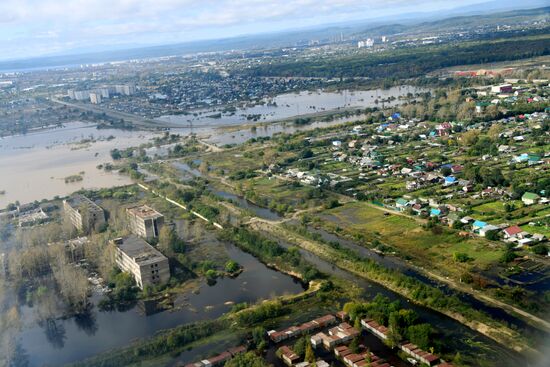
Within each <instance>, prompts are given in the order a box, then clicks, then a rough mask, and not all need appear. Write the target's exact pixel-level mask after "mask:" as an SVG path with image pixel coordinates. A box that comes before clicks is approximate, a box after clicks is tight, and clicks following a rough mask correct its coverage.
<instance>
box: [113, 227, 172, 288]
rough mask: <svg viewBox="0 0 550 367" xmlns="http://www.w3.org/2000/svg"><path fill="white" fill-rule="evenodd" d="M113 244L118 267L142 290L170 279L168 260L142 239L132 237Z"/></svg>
mask: <svg viewBox="0 0 550 367" xmlns="http://www.w3.org/2000/svg"><path fill="white" fill-rule="evenodd" d="M111 244H112V245H113V246H115V253H116V254H115V262H116V264H117V266H118V267H119V268H120V270H122V271H125V272H128V273H130V274H132V275H133V276H134V279H135V280H136V284H137V285H138V287H140V288H141V289H143V288H145V287H147V286H155V285H161V284H164V283H166V282H168V280H169V279H170V267H169V265H168V258H167V257H166V256H164V255H163V254H161V253H160V252H159V251H158V250H157V249H155V248H154V247H153V246H151V245H150V244H148V243H147V242H146V241H145V240H143V239H142V238H139V237H137V236H134V235H132V236H128V237H124V238H117V239H114V240H112V241H111Z"/></svg>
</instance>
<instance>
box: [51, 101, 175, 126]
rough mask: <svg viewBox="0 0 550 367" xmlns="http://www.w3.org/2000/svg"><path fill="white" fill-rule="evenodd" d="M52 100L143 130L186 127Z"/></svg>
mask: <svg viewBox="0 0 550 367" xmlns="http://www.w3.org/2000/svg"><path fill="white" fill-rule="evenodd" d="M50 100H51V101H52V102H54V103H57V104H61V105H64V106H67V107H71V108H76V109H79V110H82V111H87V112H95V113H99V114H102V113H104V114H106V115H107V116H110V117H112V118H115V119H123V120H124V121H127V122H130V123H132V124H133V125H135V126H136V127H141V128H149V129H151V128H152V129H159V128H182V127H185V126H182V125H177V124H173V123H170V122H165V121H158V120H153V119H148V118H144V117H141V116H137V115H134V114H131V113H126V112H120V111H113V110H110V109H107V108H103V107H100V106H97V105H87V104H81V103H71V102H65V101H61V100H59V99H56V98H51V99H50Z"/></svg>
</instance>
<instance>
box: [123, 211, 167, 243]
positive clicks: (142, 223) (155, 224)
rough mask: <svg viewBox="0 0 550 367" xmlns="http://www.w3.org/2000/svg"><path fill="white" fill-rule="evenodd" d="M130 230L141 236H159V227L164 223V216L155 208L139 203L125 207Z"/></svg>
mask: <svg viewBox="0 0 550 367" xmlns="http://www.w3.org/2000/svg"><path fill="white" fill-rule="evenodd" d="M126 213H127V214H128V222H129V223H128V224H129V227H130V231H132V233H135V234H137V235H138V236H141V237H143V238H155V237H158V236H159V233H160V229H161V228H162V226H163V225H164V216H163V215H162V214H160V213H159V212H157V211H156V210H155V209H153V208H151V207H149V206H147V205H141V206H136V207H132V208H128V209H126Z"/></svg>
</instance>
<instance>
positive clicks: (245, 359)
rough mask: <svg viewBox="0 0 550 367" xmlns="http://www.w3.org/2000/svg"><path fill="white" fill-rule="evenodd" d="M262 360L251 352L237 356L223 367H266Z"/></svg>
mask: <svg viewBox="0 0 550 367" xmlns="http://www.w3.org/2000/svg"><path fill="white" fill-rule="evenodd" d="M267 366H268V364H267V363H265V362H264V360H263V358H261V357H258V356H257V355H256V354H254V353H253V352H248V353H242V354H238V355H236V356H235V357H233V358H232V359H230V360H229V361H227V362H226V363H225V367H267Z"/></svg>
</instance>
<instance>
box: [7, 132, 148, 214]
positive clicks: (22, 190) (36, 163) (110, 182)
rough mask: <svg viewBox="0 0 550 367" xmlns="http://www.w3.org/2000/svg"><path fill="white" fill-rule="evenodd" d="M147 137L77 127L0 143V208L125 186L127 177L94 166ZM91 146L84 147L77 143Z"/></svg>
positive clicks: (38, 133)
mask: <svg viewBox="0 0 550 367" xmlns="http://www.w3.org/2000/svg"><path fill="white" fill-rule="evenodd" d="M146 136H147V137H152V134H151V133H148V132H141V131H122V130H115V129H106V130H97V129H96V128H95V126H94V125H91V124H86V123H82V122H74V123H70V124H67V125H66V126H65V127H62V128H57V129H51V130H44V131H38V132H34V133H31V134H27V135H16V136H9V137H5V138H0V191H2V190H4V191H5V194H4V195H0V208H1V207H5V206H6V205H7V204H8V203H10V202H15V201H17V200H18V201H20V202H21V203H27V202H31V201H34V200H41V199H44V198H53V197H54V196H56V195H60V196H62V195H67V194H70V193H72V192H74V191H77V190H80V189H81V188H86V189H91V188H105V187H112V186H122V185H126V184H130V183H131V180H130V179H129V178H128V177H125V176H121V175H119V174H117V173H115V172H104V171H102V170H99V169H97V168H96V166H97V165H98V164H102V163H107V162H112V159H111V156H110V151H111V150H112V149H114V148H118V149H124V148H128V147H131V146H137V145H139V144H142V143H143V142H144V139H145V138H146ZM85 139H89V140H92V141H94V142H91V143H89V144H86V143H82V144H81V142H82V141H83V140H85ZM80 172H84V173H83V174H82V178H83V180H82V181H78V182H73V183H65V177H67V176H71V175H77V174H79V173H80Z"/></svg>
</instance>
